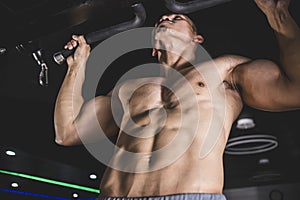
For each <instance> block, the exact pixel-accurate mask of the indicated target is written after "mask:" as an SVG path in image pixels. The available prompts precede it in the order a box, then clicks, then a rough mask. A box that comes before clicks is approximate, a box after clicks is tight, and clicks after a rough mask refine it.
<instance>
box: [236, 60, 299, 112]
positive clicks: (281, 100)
mask: <svg viewBox="0 0 300 200" xmlns="http://www.w3.org/2000/svg"><path fill="white" fill-rule="evenodd" d="M233 74H234V75H233V76H234V80H235V83H236V84H237V85H238V86H239V88H240V94H241V96H242V99H243V101H244V103H245V104H247V105H249V106H251V107H253V108H256V109H261V110H269V111H282V110H290V109H295V108H299V107H300V88H299V87H296V86H295V85H293V84H292V83H291V82H290V80H288V78H287V77H286V76H285V74H284V73H283V71H282V70H281V69H280V67H279V66H278V65H277V64H276V63H274V62H272V61H269V60H254V61H251V62H248V63H245V64H241V65H239V66H237V67H236V68H235V70H234V72H233Z"/></svg>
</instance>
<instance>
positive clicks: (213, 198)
mask: <svg viewBox="0 0 300 200" xmlns="http://www.w3.org/2000/svg"><path fill="white" fill-rule="evenodd" d="M98 200H226V197H225V196H224V195H223V194H198V193H190V194H174V195H168V196H158V197H101V198H98Z"/></svg>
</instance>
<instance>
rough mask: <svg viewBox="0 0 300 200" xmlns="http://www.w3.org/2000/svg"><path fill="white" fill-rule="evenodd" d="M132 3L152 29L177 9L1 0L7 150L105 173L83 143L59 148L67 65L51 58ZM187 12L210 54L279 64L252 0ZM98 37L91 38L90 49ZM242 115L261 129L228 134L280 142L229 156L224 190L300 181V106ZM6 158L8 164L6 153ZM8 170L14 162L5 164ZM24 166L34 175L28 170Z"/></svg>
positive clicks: (141, 58) (96, 0)
mask: <svg viewBox="0 0 300 200" xmlns="http://www.w3.org/2000/svg"><path fill="white" fill-rule="evenodd" d="M180 2H183V3H184V2H188V1H180ZM134 3H141V4H142V5H143V6H144V8H145V10H146V16H147V17H146V20H145V22H144V23H143V24H142V25H141V26H144V27H147V26H153V25H154V23H155V21H156V20H157V19H159V18H160V16H161V15H163V14H165V13H170V12H172V11H171V10H169V9H168V8H167V7H166V5H165V1H163V0H147V1H146V0H143V1H137V0H28V1H17V0H0V24H1V27H2V28H1V31H0V48H2V54H0V96H1V104H0V107H1V125H2V131H1V134H2V138H1V140H0V144H1V146H2V148H3V149H4V147H5V148H14V149H17V150H19V151H22V152H25V153H27V154H26V155H29V156H30V155H32V156H38V157H40V158H43V159H49V160H51V161H55V162H59V163H63V164H67V165H71V166H74V167H78V168H81V169H84V170H91V171H98V172H99V173H100V174H101V173H102V172H103V169H104V167H103V166H102V164H101V163H99V162H98V161H96V159H95V158H94V157H93V156H91V155H90V154H89V153H88V152H87V150H86V149H85V148H84V147H82V146H74V147H62V146H58V145H57V144H55V142H54V128H53V110H54V104H55V98H56V96H57V93H58V91H59V88H60V85H61V83H62V81H63V78H64V75H65V73H66V65H65V64H62V65H58V64H57V63H55V62H54V60H53V57H52V56H53V54H54V53H55V52H57V51H59V50H61V49H62V47H63V45H64V44H65V43H66V42H67V41H68V40H69V39H70V36H71V34H73V33H76V34H88V33H91V32H95V31H98V30H103V29H105V28H108V27H111V26H114V25H116V24H120V23H123V22H126V21H130V20H132V19H133V18H134V14H133V12H132V8H131V7H130V6H131V5H133V4H134ZM299 8H300V2H299V1H296V0H294V1H293V0H292V3H291V8H290V10H291V13H292V15H293V16H294V18H295V20H296V21H297V22H298V23H300V12H299ZM188 15H189V16H190V17H191V18H192V19H193V20H194V21H195V24H196V25H197V27H198V29H199V31H200V33H201V34H203V35H204V37H205V43H204V47H205V49H206V50H207V51H208V52H209V53H210V55H211V56H212V57H215V56H218V55H222V54H238V55H243V56H247V57H249V58H253V59H256V58H266V59H271V60H273V61H275V62H279V56H278V52H279V49H278V46H277V43H276V38H275V37H274V35H273V32H272V30H271V29H270V27H269V26H268V23H267V21H266V19H265V16H264V15H263V14H262V13H261V11H260V10H259V9H258V8H257V7H256V5H255V3H254V1H252V0H243V1H240V0H239V1H238V0H233V1H231V2H228V3H224V4H221V5H218V6H214V7H211V8H206V9H202V10H198V11H194V12H192V13H189V14H188ZM100 42H101V41H99V42H95V43H93V44H92V48H94V47H95V46H96V45H97V44H99V43H100ZM37 50H41V51H42V56H43V60H44V61H45V63H46V64H47V67H48V70H49V71H48V79H49V82H48V86H46V87H44V86H41V85H40V84H39V81H38V75H39V73H40V70H41V67H40V66H39V65H38V63H37V61H36V60H35V59H34V58H33V55H32V53H33V52H36V51H37ZM149 52H150V51H148V50H145V51H141V52H137V53H136V54H129V55H127V57H125V58H123V57H121V58H120V60H118V61H116V62H115V63H114V64H113V65H112V66H111V68H110V70H108V71H107V72H106V73H105V74H104V76H103V77H102V78H101V80H100V82H101V83H100V84H101V86H102V88H100V91H99V93H105V92H107V91H108V90H109V89H110V88H112V87H113V84H114V83H115V82H116V81H117V80H118V77H120V76H121V75H122V73H124V72H125V71H126V70H128V69H130V68H131V67H132V66H136V65H139V64H143V63H145V60H146V61H152V58H151V57H150V53H149ZM120 64H122V68H121V69H120ZM244 112H247V113H250V114H251V115H252V116H253V117H254V120H255V123H256V127H255V128H252V129H249V130H243V131H241V130H238V129H236V128H235V125H236V124H234V126H233V128H232V131H231V132H232V133H231V136H230V137H237V136H242V135H251V134H269V135H272V136H275V137H277V140H278V144H279V145H278V147H277V148H276V149H274V150H271V151H268V152H264V153H258V154H251V155H243V156H241V155H239V156H237V155H227V154H225V155H224V164H225V187H226V188H234V187H243V186H244V187H246V186H253V185H261V184H262V185H267V184H274V183H279V182H280V183H282V182H297V181H299V180H300V172H299V170H298V169H299V167H300V162H299V161H300V142H299V141H300V136H299V130H300V124H299V122H298V119H299V117H300V111H297V110H296V111H289V112H281V113H270V112H265V111H259V110H256V109H253V108H250V107H247V106H245V107H244ZM26 158H28V156H27V157H26ZM261 159H264V160H261ZM2 160H3V163H5V162H8V161H7V160H5V157H2ZM263 161H265V162H263ZM19 162H20V165H21V163H22V165H23V164H24V163H26V162H29V161H28V159H25V158H24V159H23V160H21V161H19ZM30 162H33V161H30ZM40 162H43V161H40ZM1 163H2V162H1ZM45 163H46V162H45ZM6 168H7V169H9V168H10V166H9V165H8V164H7V165H6ZM0 169H1V167H0ZM26 170H27V171H28V172H29V171H30V168H26Z"/></svg>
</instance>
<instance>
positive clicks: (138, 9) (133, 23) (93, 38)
mask: <svg viewBox="0 0 300 200" xmlns="http://www.w3.org/2000/svg"><path fill="white" fill-rule="evenodd" d="M131 8H132V9H133V12H134V14H135V18H134V19H132V20H130V21H127V22H123V23H120V24H117V25H114V26H111V27H108V28H105V29H102V30H99V31H95V32H91V33H88V34H86V35H84V38H85V40H86V42H87V44H92V43H94V42H98V41H101V40H104V39H107V38H109V37H110V36H112V35H115V34H117V33H120V32H123V31H126V30H129V29H132V28H136V27H139V26H141V25H142V24H143V23H144V22H145V20H146V11H145V9H144V6H143V5H142V4H141V3H136V4H133V5H132V6H131ZM73 53H74V49H73V50H68V49H64V50H61V51H59V52H56V53H54V54H53V59H54V61H55V62H56V63H57V64H59V65H61V64H62V63H64V61H65V60H66V58H67V57H68V56H70V55H72V54H73Z"/></svg>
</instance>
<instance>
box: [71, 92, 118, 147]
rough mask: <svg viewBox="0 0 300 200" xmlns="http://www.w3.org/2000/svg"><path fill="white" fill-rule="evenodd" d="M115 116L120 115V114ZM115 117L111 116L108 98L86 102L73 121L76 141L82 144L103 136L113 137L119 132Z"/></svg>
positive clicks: (98, 98)
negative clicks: (78, 140)
mask: <svg viewBox="0 0 300 200" xmlns="http://www.w3.org/2000/svg"><path fill="white" fill-rule="evenodd" d="M117 114H118V115H121V113H120V112H119V113H117ZM116 117H119V116H116ZM116 117H114V116H113V114H112V101H111V97H110V96H98V97H96V98H94V99H92V100H90V101H88V102H87V103H86V104H84V106H83V107H82V109H81V111H80V113H79V115H78V117H77V118H76V120H75V126H76V132H77V136H78V139H80V140H81V141H82V142H94V141H96V140H99V139H102V138H103V137H105V136H106V137H112V136H114V135H115V134H117V133H118V131H119V127H118V125H117V122H116V121H117V120H118V119H115V118H116Z"/></svg>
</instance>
